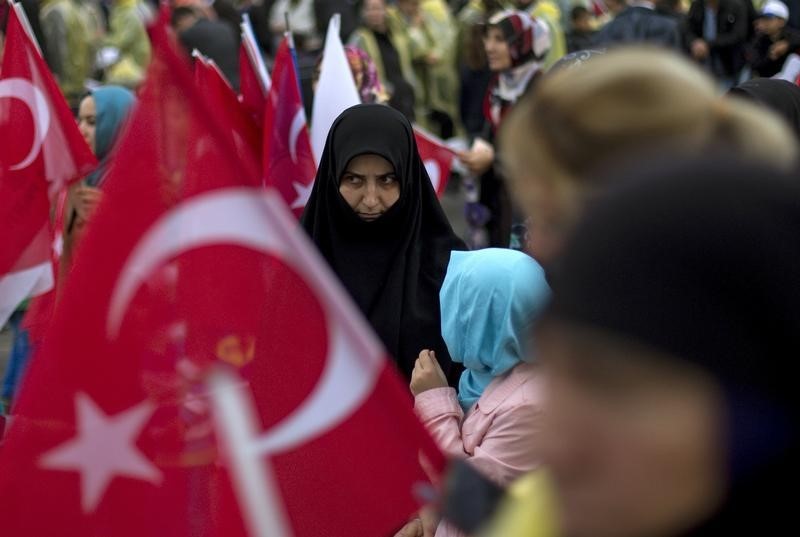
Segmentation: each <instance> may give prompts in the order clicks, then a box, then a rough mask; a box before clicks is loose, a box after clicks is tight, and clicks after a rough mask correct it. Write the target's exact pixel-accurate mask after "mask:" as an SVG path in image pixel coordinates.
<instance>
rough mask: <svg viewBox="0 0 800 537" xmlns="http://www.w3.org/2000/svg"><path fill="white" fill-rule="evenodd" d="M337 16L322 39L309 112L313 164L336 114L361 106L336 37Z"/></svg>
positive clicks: (347, 64) (339, 38) (320, 152)
mask: <svg viewBox="0 0 800 537" xmlns="http://www.w3.org/2000/svg"><path fill="white" fill-rule="evenodd" d="M340 24H341V22H340V16H339V15H338V14H336V15H334V16H333V17H331V21H330V24H328V34H327V35H326V37H325V49H324V50H323V52H322V65H321V66H320V74H319V82H318V83H317V91H316V93H315V95H314V104H313V109H312V111H311V147H313V149H314V158H315V162H316V163H317V165H319V161H320V159H321V158H322V151H323V150H324V149H325V140H326V139H327V138H328V131H329V130H331V126H332V125H333V122H334V121H335V120H336V118H337V117H339V115H340V114H341V113H342V112H344V111H345V110H347V109H348V108H350V107H351V106H355V105H357V104H359V103H361V98H360V97H359V95H358V89H356V82H355V80H354V79H353V72H352V71H351V70H350V63H349V62H348V61H347V55H346V54H345V52H344V45H342V38H341V36H340V35H339V32H340V30H339V27H340Z"/></svg>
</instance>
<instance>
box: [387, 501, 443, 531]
mask: <svg viewBox="0 0 800 537" xmlns="http://www.w3.org/2000/svg"><path fill="white" fill-rule="evenodd" d="M438 526H439V516H438V515H437V514H436V511H435V510H434V509H433V508H431V507H423V508H422V510H420V512H419V514H418V517H417V518H414V519H412V520H410V521H409V522H408V524H406V525H405V526H403V528H402V529H401V530H400V531H398V532H397V533H395V534H394V537H434V535H435V534H436V528H437V527H438Z"/></svg>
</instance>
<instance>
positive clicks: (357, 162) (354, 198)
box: [339, 155, 400, 222]
mask: <svg viewBox="0 0 800 537" xmlns="http://www.w3.org/2000/svg"><path fill="white" fill-rule="evenodd" d="M339 193H340V194H341V195H342V197H343V198H344V199H345V201H346V202H347V204H348V205H349V206H350V207H351V208H352V209H353V211H355V213H356V214H357V215H358V216H359V218H361V219H362V220H365V221H367V222H372V221H374V220H377V219H378V218H380V217H381V216H382V215H383V213H385V212H386V211H388V210H389V209H390V208H391V207H392V205H394V204H395V203H397V200H399V199H400V182H399V181H398V180H397V176H396V175H395V171H394V167H393V166H392V164H391V163H390V162H389V161H388V160H386V159H385V158H383V157H380V156H378V155H361V156H358V157H355V158H354V159H353V160H351V161H350V162H349V163H348V164H347V168H345V171H344V173H343V174H342V177H341V178H340V180H339Z"/></svg>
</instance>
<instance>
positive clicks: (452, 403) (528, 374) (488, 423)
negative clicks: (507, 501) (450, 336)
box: [414, 364, 542, 537]
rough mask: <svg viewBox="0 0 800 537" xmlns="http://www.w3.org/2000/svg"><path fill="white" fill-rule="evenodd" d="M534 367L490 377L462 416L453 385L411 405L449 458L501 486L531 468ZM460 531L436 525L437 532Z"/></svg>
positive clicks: (538, 392)
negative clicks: (463, 461) (462, 461)
mask: <svg viewBox="0 0 800 537" xmlns="http://www.w3.org/2000/svg"><path fill="white" fill-rule="evenodd" d="M535 368H536V366H534V365H531V364H520V365H518V366H517V367H515V368H514V369H512V370H511V372H510V373H509V374H508V375H506V376H504V377H500V378H496V379H494V380H493V381H492V382H491V383H490V384H489V385H488V386H487V387H486V390H484V392H483V395H481V397H480V399H478V402H477V403H475V404H474V405H473V406H472V408H470V409H469V411H468V412H467V414H466V417H465V416H464V412H463V411H462V409H461V406H460V405H459V404H458V398H457V397H456V391H455V390H454V389H453V388H436V389H433V390H428V391H426V392H422V393H421V394H419V395H418V396H417V397H416V398H415V400H414V410H416V412H417V415H418V416H419V417H420V419H421V420H422V422H423V423H424V424H425V426H426V427H427V428H428V430H429V431H430V432H431V434H432V435H433V437H434V439H435V440H436V442H437V443H438V444H439V447H440V448H441V449H442V450H443V451H444V452H445V454H446V455H448V456H450V457H461V458H465V459H467V460H468V461H469V462H470V463H471V464H472V465H473V466H474V467H475V468H477V469H478V470H479V471H480V472H481V473H483V474H484V475H485V476H486V477H488V478H490V479H492V480H493V481H495V482H496V483H498V484H499V485H502V486H505V485H508V484H510V483H511V482H512V481H513V480H514V479H516V478H517V477H519V476H520V475H522V474H525V473H528V472H530V471H532V470H534V469H535V468H536V467H537V466H538V461H537V460H536V456H535V454H534V451H535V450H534V449H533V448H534V444H535V442H536V439H535V438H536V434H537V429H538V426H537V421H538V416H539V408H540V406H541V401H542V381H541V378H540V377H539V376H538V375H537V373H536V369H535ZM457 535H462V534H461V533H460V532H458V531H457V530H455V529H454V528H452V527H449V526H447V525H446V524H440V525H439V528H438V530H437V531H436V536H437V537H451V536H457Z"/></svg>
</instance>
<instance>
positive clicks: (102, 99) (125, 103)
mask: <svg viewBox="0 0 800 537" xmlns="http://www.w3.org/2000/svg"><path fill="white" fill-rule="evenodd" d="M92 97H93V98H94V109H95V116H96V122H95V134H94V140H95V142H94V144H95V149H94V152H95V156H97V160H99V161H100V165H99V166H98V167H97V169H96V170H95V171H93V172H92V173H91V174H90V175H89V177H88V178H87V179H86V184H87V185H89V186H97V185H98V184H99V183H100V181H102V179H103V176H104V175H105V173H106V170H107V169H108V165H109V163H110V158H109V157H110V155H111V148H112V147H113V146H114V142H116V140H117V137H118V136H119V131H120V130H121V128H122V125H123V124H124V123H125V119H127V117H128V114H129V113H130V110H131V107H132V106H133V104H134V103H135V102H136V97H134V96H133V93H131V92H130V90H127V89H125V88H123V87H120V86H102V87H100V88H97V89H95V90H93V91H92Z"/></svg>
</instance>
